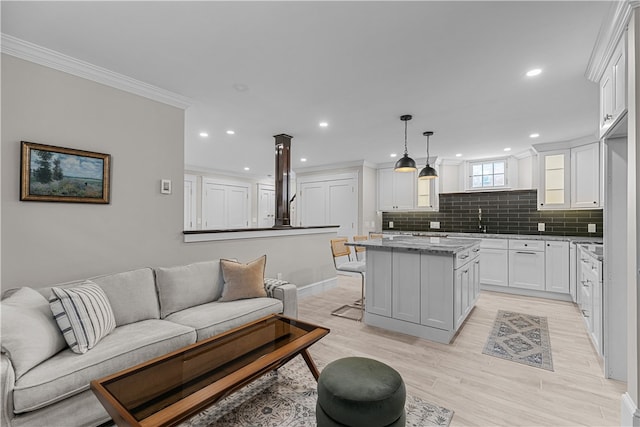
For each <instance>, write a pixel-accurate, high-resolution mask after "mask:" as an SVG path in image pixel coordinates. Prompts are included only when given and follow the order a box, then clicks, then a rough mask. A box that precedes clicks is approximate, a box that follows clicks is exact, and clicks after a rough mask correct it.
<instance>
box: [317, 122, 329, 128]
mask: <svg viewBox="0 0 640 427" xmlns="http://www.w3.org/2000/svg"><path fill="white" fill-rule="evenodd" d="M318 126H320V127H321V128H326V127H327V126H329V123H327V122H320V123H318Z"/></svg>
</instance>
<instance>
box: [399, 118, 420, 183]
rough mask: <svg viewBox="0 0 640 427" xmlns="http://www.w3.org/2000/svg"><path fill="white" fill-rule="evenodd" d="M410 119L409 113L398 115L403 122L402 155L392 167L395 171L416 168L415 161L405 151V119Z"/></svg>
mask: <svg viewBox="0 0 640 427" xmlns="http://www.w3.org/2000/svg"><path fill="white" fill-rule="evenodd" d="M411 119H412V117H411V116H410V115H409V114H405V115H404V116H400V120H402V121H403V122H404V156H402V158H400V160H398V161H397V162H396V166H395V167H394V169H393V170H394V171H396V172H413V171H415V170H417V169H418V168H416V162H415V161H414V160H413V159H412V158H411V157H409V153H408V152H407V121H409V120H411Z"/></svg>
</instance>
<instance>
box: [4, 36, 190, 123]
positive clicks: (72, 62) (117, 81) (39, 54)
mask: <svg viewBox="0 0 640 427" xmlns="http://www.w3.org/2000/svg"><path fill="white" fill-rule="evenodd" d="M1 52H2V53H5V54H7V55H11V56H15V57H16V58H20V59H24V60H25V61H30V62H34V63H36V64H39V65H43V66H45V67H49V68H53V69H55V70H58V71H62V72H65V73H68V74H72V75H74V76H78V77H82V78H84V79H87V80H91V81H94V82H97V83H100V84H103V85H106V86H110V87H113V88H116V89H120V90H123V91H126V92H130V93H133V94H135V95H139V96H142V97H144V98H148V99H151V100H153V101H158V102H161V103H163V104H168V105H171V106H173V107H177V108H181V109H183V110H184V109H186V108H188V107H189V106H190V105H191V104H193V101H192V100H191V99H190V98H188V97H186V96H183V95H179V94H177V93H174V92H171V91H168V90H165V89H162V88H159V87H157V86H153V85H150V84H148V83H144V82H142V81H140V80H136V79H133V78H131V77H127V76H125V75H124V74H119V73H116V72H114V71H110V70H107V69H106V68H102V67H98V66H97V65H93V64H90V63H88V62H85V61H82V60H80V59H76V58H72V57H71V56H68V55H64V54H62V53H60V52H57V51H55V50H51V49H48V48H46V47H42V46H39V45H37V44H34V43H31V42H28V41H25V40H22V39H19V38H17V37H13V36H10V35H8V34H4V33H2V45H1Z"/></svg>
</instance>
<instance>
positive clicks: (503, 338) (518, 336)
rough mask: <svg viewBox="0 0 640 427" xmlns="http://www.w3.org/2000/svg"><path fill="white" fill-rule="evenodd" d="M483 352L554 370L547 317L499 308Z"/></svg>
mask: <svg viewBox="0 0 640 427" xmlns="http://www.w3.org/2000/svg"><path fill="white" fill-rule="evenodd" d="M482 353H484V354H488V355H490V356H495V357H500V358H501V359H507V360H511V361H513V362H518V363H523V364H525V365H529V366H534V367H536V368H542V369H547V370H549V371H553V360H552V359H551V340H550V339H549V328H548V327H547V318H546V317H541V316H531V315H529V314H522V313H514V312H511V311H502V310H499V311H498V316H497V317H496V321H495V322H494V324H493V330H492V331H491V335H489V339H488V340H487V344H486V345H485V346H484V350H482Z"/></svg>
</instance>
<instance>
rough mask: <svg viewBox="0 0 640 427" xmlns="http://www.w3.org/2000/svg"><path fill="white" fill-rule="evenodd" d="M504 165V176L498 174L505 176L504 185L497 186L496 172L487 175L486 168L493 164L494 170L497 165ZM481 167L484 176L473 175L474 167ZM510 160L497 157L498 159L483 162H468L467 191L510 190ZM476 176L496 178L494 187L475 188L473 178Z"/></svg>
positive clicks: (483, 160)
mask: <svg viewBox="0 0 640 427" xmlns="http://www.w3.org/2000/svg"><path fill="white" fill-rule="evenodd" d="M500 162H501V163H502V164H503V167H504V172H503V173H502V174H498V175H504V184H503V185H495V175H496V174H495V172H492V173H491V174H485V173H484V166H485V165H488V164H491V165H492V168H493V167H495V163H500ZM477 165H480V166H481V167H482V168H483V174H482V175H474V174H473V167H474V166H477ZM508 170H509V160H508V158H507V157H496V158H492V159H482V160H473V161H468V162H467V174H466V175H467V176H466V184H467V185H466V187H467V190H470V191H491V190H505V189H509V188H510V187H509V172H508ZM474 176H481V177H483V178H484V177H485V176H492V177H493V178H494V185H491V186H482V187H474V186H473V177H474Z"/></svg>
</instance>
